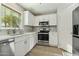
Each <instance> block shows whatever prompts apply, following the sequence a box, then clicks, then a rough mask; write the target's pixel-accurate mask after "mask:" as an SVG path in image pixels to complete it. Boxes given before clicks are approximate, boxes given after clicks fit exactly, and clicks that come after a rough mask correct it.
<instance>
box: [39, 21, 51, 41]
mask: <svg viewBox="0 0 79 59" xmlns="http://www.w3.org/2000/svg"><path fill="white" fill-rule="evenodd" d="M39 25H40V31H39V32H38V40H41V41H49V31H50V28H49V21H42V22H39Z"/></svg>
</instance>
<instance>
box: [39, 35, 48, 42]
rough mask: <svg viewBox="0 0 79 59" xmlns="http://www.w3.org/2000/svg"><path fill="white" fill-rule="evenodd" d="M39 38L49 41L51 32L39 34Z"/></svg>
mask: <svg viewBox="0 0 79 59" xmlns="http://www.w3.org/2000/svg"><path fill="white" fill-rule="evenodd" d="M38 40H43V41H49V34H38Z"/></svg>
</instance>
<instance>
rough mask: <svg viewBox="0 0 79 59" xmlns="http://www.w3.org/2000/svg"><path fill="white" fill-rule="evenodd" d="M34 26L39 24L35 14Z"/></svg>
mask: <svg viewBox="0 0 79 59" xmlns="http://www.w3.org/2000/svg"><path fill="white" fill-rule="evenodd" d="M34 26H39V19H38V18H37V16H35V20H34Z"/></svg>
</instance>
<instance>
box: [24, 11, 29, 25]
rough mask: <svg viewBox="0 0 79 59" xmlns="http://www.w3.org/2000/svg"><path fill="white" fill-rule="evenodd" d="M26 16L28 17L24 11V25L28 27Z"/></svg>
mask: <svg viewBox="0 0 79 59" xmlns="http://www.w3.org/2000/svg"><path fill="white" fill-rule="evenodd" d="M28 16H29V14H28V11H25V12H24V25H28V24H29V23H28Z"/></svg>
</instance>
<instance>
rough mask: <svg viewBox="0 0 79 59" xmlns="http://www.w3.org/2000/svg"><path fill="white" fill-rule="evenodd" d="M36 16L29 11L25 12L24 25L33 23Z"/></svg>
mask: <svg viewBox="0 0 79 59" xmlns="http://www.w3.org/2000/svg"><path fill="white" fill-rule="evenodd" d="M33 19H34V16H33V14H32V13H30V12H29V11H25V12H24V25H31V26H32V25H33Z"/></svg>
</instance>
